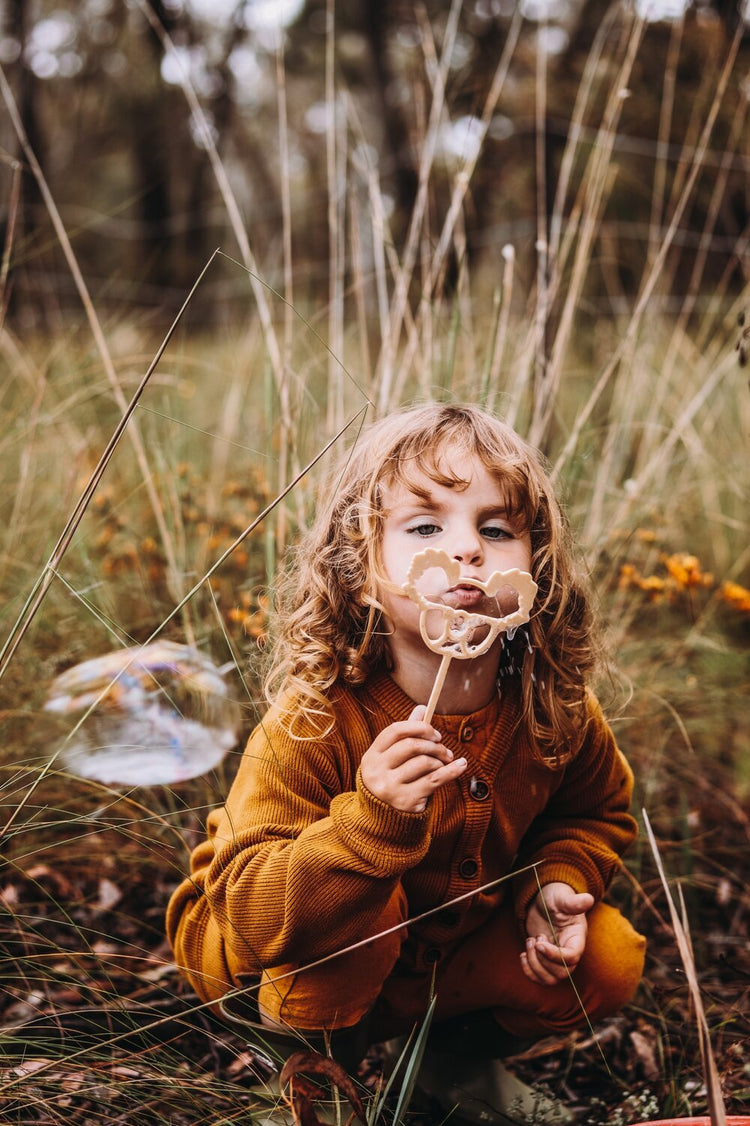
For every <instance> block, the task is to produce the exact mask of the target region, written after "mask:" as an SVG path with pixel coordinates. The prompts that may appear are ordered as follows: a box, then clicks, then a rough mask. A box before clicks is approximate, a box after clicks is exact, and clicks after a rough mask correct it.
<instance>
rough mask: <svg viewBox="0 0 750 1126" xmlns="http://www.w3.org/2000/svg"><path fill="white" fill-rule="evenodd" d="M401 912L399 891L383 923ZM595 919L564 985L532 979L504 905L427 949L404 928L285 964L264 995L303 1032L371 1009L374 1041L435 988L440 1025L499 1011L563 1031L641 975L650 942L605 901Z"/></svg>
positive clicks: (516, 1021) (527, 1029)
mask: <svg viewBox="0 0 750 1126" xmlns="http://www.w3.org/2000/svg"><path fill="white" fill-rule="evenodd" d="M402 910H403V905H402V904H401V903H400V902H398V898H397V897H395V898H394V901H392V904H391V909H390V910H389V912H388V915H389V916H390V918H384V919H383V920H382V926H381V927H380V928H379V929H380V930H385V929H387V927H388V926H391V925H393V924H394V923H395V922H397V921H398V918H399V915H400V914H401V911H402ZM588 924H589V926H588V938H587V942H586V950H585V952H584V955H583V958H582V959H581V961H580V962H579V964H578V966H576V968H575V970H574V971H573V973H572V975H571V976H570V977H569V978H567V979H566V980H564V981H562V982H559V983H557V984H556V985H536V984H535V983H534V982H531V981H529V979H528V978H527V977H525V976H524V974H523V971H522V969H521V962H520V954H521V951H522V948H523V947H522V943H521V939H520V936H519V933H518V924H517V921H516V919H515V917H514V915H513V912H512V911H511V910H510V909H507V910H503V909H502V908H501V909H500V910H499V911H498V912H497V914H495V915H494V916H493V917H492V918H490V920H489V921H488V922H486V923H484V924H483V925H482V926H480V927H479V928H478V929H477V930H475V931H474V932H473V933H471V934H469V935H468V936H466V937H465V938H463V939H461V940H458V941H455V942H453V943H450V944H447V945H446V946H444V947H443V948H442V949H438V948H436V947H434V946H431V947H428V948H426V949H425V946H424V944H423V943H420V942H419V940H418V939H415V938H414V937H413V936H411V937H408V938H406V941H404V938H405V932H404V931H400V932H396V933H395V934H391V935H388V936H386V937H384V938H381V939H377V940H376V941H374V942H373V943H371V944H369V945H367V946H365V947H362V948H360V949H358V950H355V951H353V952H351V953H349V954H344V955H341V956H339V957H337V958H334V959H333V960H331V961H330V962H326V963H325V964H324V965H322V966H319V967H317V968H315V969H311V970H307V971H305V970H302V971H300V972H298V973H297V972H294V967H292V966H288V965H287V966H277V967H275V968H274V969H273V970H270V971H267V972H266V973H265V974H264V977H263V981H262V983H261V989H260V993H259V996H258V1001H259V1004H260V1006H261V1008H262V1010H263V1011H264V1012H265V1013H266V1014H267V1015H268V1016H270V1017H271V1018H273V1019H274V1020H276V1021H279V1022H281V1023H282V1024H285V1025H291V1026H292V1027H293V1028H297V1029H300V1030H305V1031H309V1030H313V1029H317V1030H320V1029H328V1030H331V1029H338V1028H350V1027H352V1026H354V1025H356V1024H358V1023H359V1022H360V1021H362V1020H363V1018H364V1017H365V1016H366V1015H368V1014H369V1018H368V1028H369V1029H370V1031H371V1039H372V1040H373V1041H376V1040H384V1039H388V1038H390V1037H392V1036H398V1035H400V1034H402V1033H403V1032H406V1031H409V1030H410V1029H411V1028H412V1027H413V1026H414V1024H415V1023H419V1021H420V1020H421V1019H422V1018H423V1017H424V1015H425V1012H426V1009H427V1006H428V1004H429V1001H430V997H431V995H432V992H433V990H434V992H435V994H436V995H437V1002H436V1008H435V1016H434V1019H435V1020H436V1021H439V1020H445V1019H448V1018H451V1017H457V1016H461V1015H463V1014H465V1013H470V1012H474V1011H476V1010H480V1009H491V1010H492V1012H493V1015H494V1017H495V1020H496V1021H497V1023H498V1024H499V1025H500V1027H501V1028H503V1029H505V1031H507V1032H509V1033H511V1034H512V1035H514V1036H518V1037H522V1038H527V1037H532V1038H535V1037H540V1036H547V1035H550V1034H552V1033H556V1032H565V1031H569V1030H571V1029H573V1028H576V1027H578V1026H580V1025H584V1024H585V1023H586V1021H587V1020H589V1021H591V1022H593V1021H596V1020H600V1019H601V1018H602V1017H605V1016H608V1015H610V1014H611V1013H614V1012H616V1011H617V1009H619V1008H620V1007H621V1006H622V1005H624V1004H625V1003H626V1002H627V1001H629V1000H630V999H631V998H632V996H633V994H634V993H635V990H636V987H637V985H638V982H639V981H640V979H641V974H642V973H643V962H644V957H645V947H646V940H645V939H644V938H643V936H642V935H640V934H638V933H637V932H636V931H635V930H633V928H632V926H631V925H630V923H629V922H628V921H627V920H626V919H625V918H624V917H623V916H622V915H621V914H620V912H619V911H617V910H616V909H615V908H613V907H609V906H608V905H607V904H604V903H599V904H597V905H596V906H595V907H594V908H593V909H592V911H591V912H590V913H589V917H588ZM425 955H426V957H425ZM436 956H437V957H436ZM434 959H436V960H434ZM276 978H280V980H275V979H276Z"/></svg>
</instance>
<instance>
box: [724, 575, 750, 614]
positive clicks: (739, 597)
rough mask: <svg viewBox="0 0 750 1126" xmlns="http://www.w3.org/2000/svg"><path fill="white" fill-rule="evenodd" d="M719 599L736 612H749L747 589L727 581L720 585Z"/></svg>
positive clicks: (749, 595) (749, 602) (749, 596)
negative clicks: (732, 607)
mask: <svg viewBox="0 0 750 1126" xmlns="http://www.w3.org/2000/svg"><path fill="white" fill-rule="evenodd" d="M721 597H722V598H723V599H724V601H725V602H728V603H729V605H730V606H734V607H735V608H736V609H737V610H744V611H745V613H748V612H750V590H748V589H747V587H744V586H740V584H739V583H733V582H729V581H728V580H727V581H726V582H724V583H722V584H721Z"/></svg>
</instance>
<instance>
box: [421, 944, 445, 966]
mask: <svg viewBox="0 0 750 1126" xmlns="http://www.w3.org/2000/svg"><path fill="white" fill-rule="evenodd" d="M422 957H423V958H424V960H425V962H426V963H427V965H428V966H434V965H435V962H439V961H440V959H441V958H442V954H441V953H440V951H439V950H438V948H437V946H428V948H427V949H426V950H425V952H424V954H423V955H422Z"/></svg>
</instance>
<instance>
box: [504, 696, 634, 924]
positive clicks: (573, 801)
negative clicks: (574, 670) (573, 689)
mask: <svg viewBox="0 0 750 1126" xmlns="http://www.w3.org/2000/svg"><path fill="white" fill-rule="evenodd" d="M632 794H633V774H632V771H631V769H630V767H629V765H628V763H627V761H626V759H625V757H624V755H623V754H622V752H621V751H620V749H619V748H618V746H617V744H616V742H615V738H614V735H613V734H612V731H611V730H610V728H609V725H608V724H607V722H606V720H605V719H604V716H603V715H602V712H601V708H600V707H599V704H598V702H597V701H596V699H595V698H594V697H593V696H590V698H589V722H588V725H587V728H586V732H585V735H584V739H583V742H582V745H581V748H580V750H579V751H578V753H577V754H576V756H575V757H574V758H573V760H572V761H571V762H570V763H569V764H568V765H566V766H565V767H564V768H563V773H562V780H561V782H560V785H559V786H558V787H557V789H556V790H555V792H554V793H553V794H552V795H551V797H550V799H549V801H548V803H547V805H546V807H545V809H544V810H543V811H542V813H541V814H539V815H538V816H537V817H536V818H535V820H534V821H533V823H532V824H531V826H530V827H529V829H528V831H527V833H526V835H525V837H524V839H523V841H522V843H521V849H520V851H519V856H518V866H519V867H522V866H525V865H529V864H534V863H538V865H539V867H538V869H537V874H538V882H537V876H536V875H535V874H534V872H533V871H532V872H526V873H524V874H523V875H522V876H519V877H518V878H517V879H516V880H515V881H514V885H513V894H514V900H515V907H516V915H517V917H518V919H519V923H520V924H521V927H522V929H523V925H524V922H525V919H526V913H527V911H528V908H529V905H530V904H531V901H532V899H533V898H534V896H535V895H536V894H537V892H538V891H539V884H542V885H544V884H549V883H552V882H553V881H557V880H559V881H562V882H563V883H566V884H570V886H571V887H572V888H574V889H575V891H577V892H584V891H587V892H590V893H591V894H592V895H593V896H594V899H596V900H599V899H601V897H602V896H603V895H604V892H605V890H606V888H607V886H608V884H609V882H610V880H611V879H612V877H613V876H614V874H615V872H616V871H617V870H618V868H619V867H620V856H621V854H622V853H623V852H624V851H625V849H626V848H627V847H628V845H629V844H630V843H631V841H632V840H633V839H634V838H635V836H636V833H637V825H636V822H635V819H634V818H633V817H632V816H631V814H630V812H629V811H630V802H631V798H632Z"/></svg>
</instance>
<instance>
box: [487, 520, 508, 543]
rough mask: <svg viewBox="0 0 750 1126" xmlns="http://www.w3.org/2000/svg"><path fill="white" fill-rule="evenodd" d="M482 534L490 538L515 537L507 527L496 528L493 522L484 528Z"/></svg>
mask: <svg viewBox="0 0 750 1126" xmlns="http://www.w3.org/2000/svg"><path fill="white" fill-rule="evenodd" d="M482 535H483V536H484V538H485V539H488V540H504V539H508V540H509V539H512V538H513V537H512V535H511V533H510V532H509V531H508V529H507V528H496V527H495V526H494V525H492V524H491V525H489V526H488V527H485V528H482Z"/></svg>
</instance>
